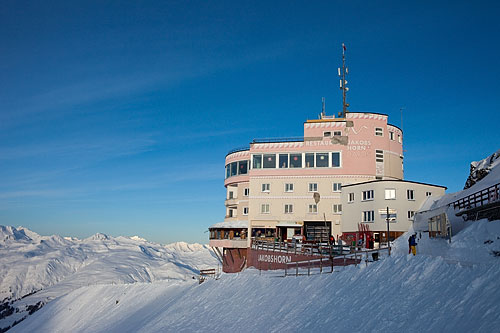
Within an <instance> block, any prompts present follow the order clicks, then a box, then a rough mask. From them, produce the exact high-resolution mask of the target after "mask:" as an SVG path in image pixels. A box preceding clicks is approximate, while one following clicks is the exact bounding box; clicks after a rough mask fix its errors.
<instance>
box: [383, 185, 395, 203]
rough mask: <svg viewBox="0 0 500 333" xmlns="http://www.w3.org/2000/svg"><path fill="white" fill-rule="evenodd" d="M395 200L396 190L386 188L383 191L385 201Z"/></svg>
mask: <svg viewBox="0 0 500 333" xmlns="http://www.w3.org/2000/svg"><path fill="white" fill-rule="evenodd" d="M395 199H396V189H394V188H386V189H385V200H395Z"/></svg>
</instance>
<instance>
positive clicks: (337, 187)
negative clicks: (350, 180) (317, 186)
mask: <svg viewBox="0 0 500 333" xmlns="http://www.w3.org/2000/svg"><path fill="white" fill-rule="evenodd" d="M332 185H333V186H332V191H333V192H340V190H342V184H341V183H332Z"/></svg>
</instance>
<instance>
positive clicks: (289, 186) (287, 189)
mask: <svg viewBox="0 0 500 333" xmlns="http://www.w3.org/2000/svg"><path fill="white" fill-rule="evenodd" d="M285 192H293V183H286V184H285Z"/></svg>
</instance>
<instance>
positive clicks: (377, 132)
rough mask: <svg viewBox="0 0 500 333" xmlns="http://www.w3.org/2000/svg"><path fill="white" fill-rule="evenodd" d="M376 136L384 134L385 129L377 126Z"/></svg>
mask: <svg viewBox="0 0 500 333" xmlns="http://www.w3.org/2000/svg"><path fill="white" fill-rule="evenodd" d="M375 135H376V136H384V130H383V129H382V128H381V127H375Z"/></svg>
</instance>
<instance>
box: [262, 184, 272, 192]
mask: <svg viewBox="0 0 500 333" xmlns="http://www.w3.org/2000/svg"><path fill="white" fill-rule="evenodd" d="M270 191H271V184H262V192H270Z"/></svg>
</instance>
